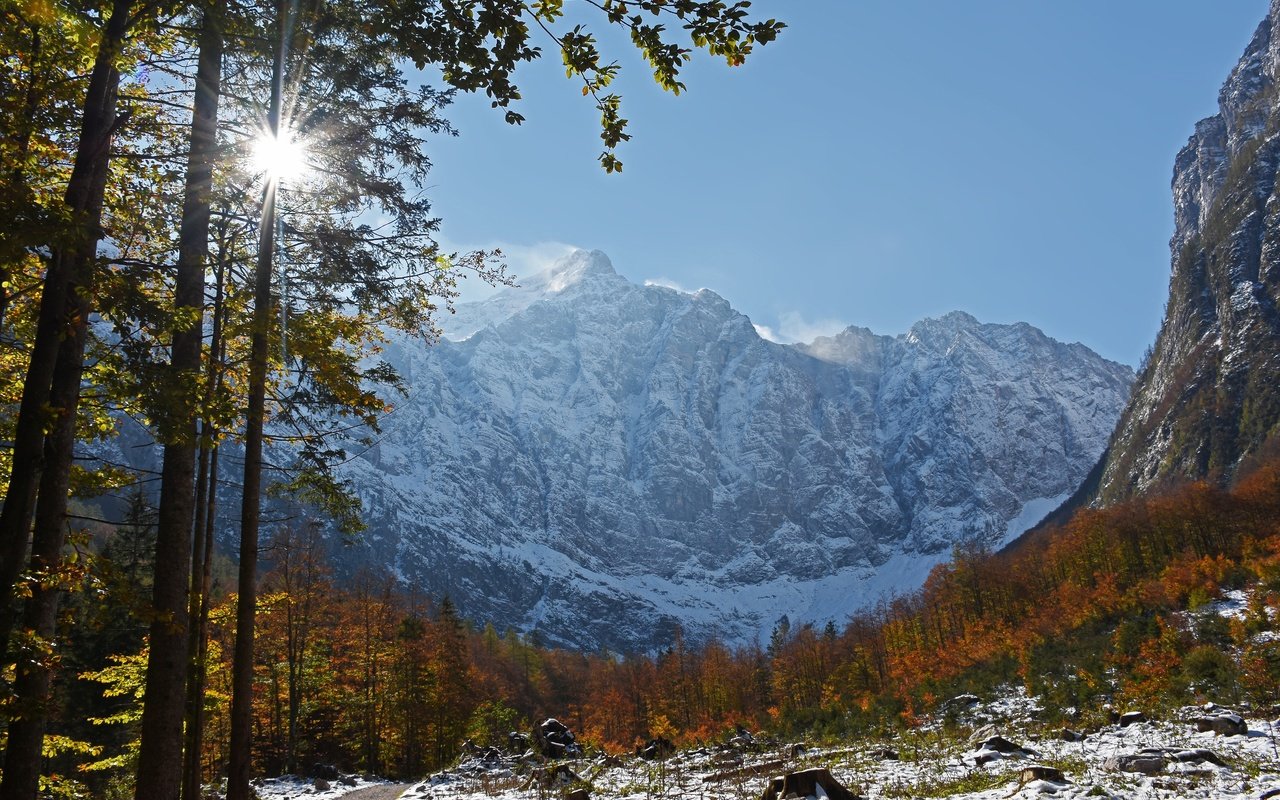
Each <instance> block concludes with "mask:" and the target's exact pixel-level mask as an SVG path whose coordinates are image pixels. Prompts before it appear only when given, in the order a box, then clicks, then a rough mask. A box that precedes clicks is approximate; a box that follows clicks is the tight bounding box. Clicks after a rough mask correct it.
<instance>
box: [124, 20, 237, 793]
mask: <svg viewBox="0 0 1280 800" xmlns="http://www.w3.org/2000/svg"><path fill="white" fill-rule="evenodd" d="M221 73H222V30H221V22H220V20H219V19H218V14H217V11H216V10H206V12H205V15H204V24H203V26H202V28H201V31H200V55H199V66H198V67H197V70H196V87H195V97H194V110H193V113H192V117H191V149H190V151H189V153H188V156H187V177H186V189H185V196H184V198H183V204H182V223H181V226H180V229H179V235H178V265H177V271H176V278H175V286H174V301H175V305H176V307H177V309H178V310H179V311H182V310H187V311H199V310H203V308H204V272H205V261H206V259H207V256H208V253H209V195H210V192H211V190H212V184H213V162H214V159H215V158H216V155H217V152H216V151H217V134H218V94H219V85H220V83H221ZM203 327H204V326H203V315H202V314H200V313H194V314H193V315H192V317H191V319H190V320H188V321H186V323H185V324H184V325H182V326H181V327H178V328H177V329H176V330H175V331H174V333H173V349H172V353H171V354H170V363H169V375H168V380H169V384H170V390H171V392H170V394H169V398H170V401H171V407H170V408H168V409H165V410H164V411H163V413H162V421H161V424H160V425H159V428H160V435H161V437H162V440H163V441H164V442H165V447H164V463H163V466H162V467H161V472H160V513H159V519H158V524H157V529H156V559H155V582H154V585H153V591H152V607H153V614H154V616H153V617H152V621H151V637H150V642H151V647H150V649H149V651H148V657H147V678H146V694H145V695H144V701H143V709H142V730H141V736H142V738H141V747H140V749H139V751H138V778H137V783H136V784H135V789H134V792H135V795H134V796H135V797H137V798H139V800H144V799H145V800H151V799H152V798H172V799H173V800H176V799H177V797H178V794H179V791H180V788H181V784H182V741H183V738H182V722H183V717H184V709H185V707H186V704H185V702H184V700H185V697H186V688H187V664H188V649H187V625H188V616H187V603H188V600H189V591H190V587H189V585H188V581H187V576H188V573H189V571H190V567H191V551H190V547H191V529H192V520H193V516H194V513H195V462H196V447H197V444H198V437H197V435H196V417H197V416H198V407H199V398H200V395H201V392H200V380H199V375H200V344H201V338H202V334H203Z"/></svg>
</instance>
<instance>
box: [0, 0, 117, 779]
mask: <svg viewBox="0 0 1280 800" xmlns="http://www.w3.org/2000/svg"><path fill="white" fill-rule="evenodd" d="M134 14H135V8H134V4H133V2H132V1H131V0H115V2H114V3H113V4H112V8H111V14H110V17H109V18H108V20H107V23H106V26H105V28H104V31H103V34H102V39H101V43H100V44H99V48H98V55H97V58H96V59H95V62H94V66H93V72H92V74H91V76H90V79H89V89H88V93H87V96H86V100H85V104H84V112H83V124H82V126H81V132H80V141H79V144H78V147H77V148H76V160H75V166H74V168H73V170H72V174H71V179H70V182H69V184H68V188H67V194H66V198H65V201H66V205H67V208H68V210H69V211H70V212H71V214H72V219H73V225H72V228H71V230H70V231H68V236H67V237H66V239H65V241H64V242H61V243H59V244H58V245H57V246H56V247H55V248H54V249H53V257H52V259H51V260H50V263H49V266H48V268H47V270H46V274H45V282H44V294H43V296H42V299H41V306H40V321H39V325H38V327H37V330H36V339H35V342H34V344H33V346H32V351H31V361H30V365H29V367H28V370H27V381H26V383H25V384H24V386H23V396H22V405H21V407H20V409H19V416H18V423H17V428H16V433H15V436H14V450H13V463H14V465H15V466H17V465H21V466H22V467H23V468H22V469H17V470H14V473H13V475H12V477H11V478H10V481H9V487H8V494H7V496H6V498H5V506H4V510H3V512H0V545H2V546H3V550H4V555H5V559H4V560H3V562H4V563H5V565H6V567H5V574H4V575H2V576H0V651H2V649H3V648H6V647H7V644H8V637H9V632H10V628H11V625H12V623H11V618H12V610H11V606H12V603H13V597H14V583H15V581H16V579H17V575H16V574H14V573H16V565H17V564H20V563H21V562H22V561H23V560H25V558H24V557H23V556H24V552H25V550H26V547H25V542H26V536H27V530H28V525H29V524H30V521H31V516H32V510H33V509H32V506H33V501H36V491H37V479H38V491H39V498H38V507H37V508H35V509H34V511H35V517H36V527H35V531H34V534H33V540H32V547H31V554H32V564H31V566H32V572H33V573H34V574H35V575H37V576H41V575H44V576H52V575H54V574H56V572H57V570H58V568H59V566H60V562H61V558H62V545H63V540H64V531H65V529H66V520H65V517H66V508H67V496H68V492H69V486H70V476H71V460H72V450H73V448H74V445H75V433H76V426H75V423H76V410H77V408H78V405H79V400H80V378H81V373H82V371H83V368H84V348H85V337H86V335H87V326H88V317H89V311H90V308H91V305H92V298H93V277H94V267H95V262H96V258H97V245H98V240H99V238H100V237H101V235H102V234H101V224H102V209H103V200H104V195H105V193H106V185H107V175H108V167H109V163H110V148H111V139H112V136H113V135H114V134H115V132H116V130H117V129H118V128H119V126H120V124H121V123H122V120H121V119H120V117H119V116H118V115H117V110H116V102H117V98H118V94H119V87H120V72H119V65H118V63H117V61H118V59H119V58H120V55H121V51H122V49H123V47H124V43H125V37H126V35H127V34H128V32H129V29H130V26H131V25H132V24H133V23H135V22H136V21H137V20H136V18H135V17H134ZM46 406H47V407H49V408H53V409H56V412H57V413H56V416H55V418H54V420H53V421H52V423H51V424H49V423H46V420H45V419H44V414H45V409H46ZM46 424H48V427H49V433H48V435H47V436H45V435H44V430H45V426H46ZM27 465H30V468H29V469H28V468H27ZM41 467H43V469H41ZM10 559H12V560H10ZM59 591H60V587H59V586H57V585H56V583H53V582H50V583H46V582H45V581H42V580H38V581H37V582H36V583H35V585H34V586H33V588H32V591H31V597H30V599H29V600H28V603H27V610H26V614H25V617H24V622H25V624H26V627H27V628H29V629H30V630H31V631H32V632H33V633H34V635H35V636H36V637H37V638H38V639H40V640H45V641H47V640H49V639H51V638H52V637H53V634H54V627H55V624H56V621H57V608H58V596H59ZM51 679H52V664H50V663H49V660H48V657H47V656H39V657H36V658H34V659H32V658H27V659H22V661H21V663H20V665H19V668H18V672H17V677H16V679H15V683H14V685H15V692H16V694H17V695H18V697H19V700H18V702H19V708H18V713H17V715H16V716H15V718H14V719H13V721H12V723H11V724H10V727H9V736H8V743H7V745H6V749H5V764H4V776H3V779H0V798H3V799H4V800H19V798H21V800H26V799H27V798H29V797H32V796H34V795H35V793H36V789H37V786H38V783H39V765H40V751H41V746H42V744H43V742H44V726H45V721H46V717H47V708H46V706H47V698H48V694H49V686H50V682H51Z"/></svg>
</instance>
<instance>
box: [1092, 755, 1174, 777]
mask: <svg viewBox="0 0 1280 800" xmlns="http://www.w3.org/2000/svg"><path fill="white" fill-rule="evenodd" d="M1102 766H1103V767H1104V768H1106V769H1111V770H1117V771H1119V772H1140V773H1142V774H1143V775H1159V774H1160V773H1161V772H1164V768H1165V767H1167V766H1168V762H1167V761H1165V759H1164V757H1163V756H1159V755H1155V754H1152V753H1131V754H1129V755H1122V756H1111V757H1110V758H1108V759H1107V760H1106V761H1104V762H1103V764H1102Z"/></svg>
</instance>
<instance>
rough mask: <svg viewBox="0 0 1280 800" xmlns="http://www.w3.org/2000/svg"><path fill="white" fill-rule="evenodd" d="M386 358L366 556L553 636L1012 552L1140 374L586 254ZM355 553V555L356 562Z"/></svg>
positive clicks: (1109, 425) (830, 596)
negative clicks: (737, 299) (757, 321)
mask: <svg viewBox="0 0 1280 800" xmlns="http://www.w3.org/2000/svg"><path fill="white" fill-rule="evenodd" d="M455 321H456V325H453V326H452V327H450V328H446V336H447V337H448V338H447V339H446V340H445V341H442V342H441V343H440V344H439V345H437V346H435V347H432V348H418V347H411V346H409V345H407V344H400V345H397V346H396V347H397V348H398V351H394V350H395V348H393V352H392V353H391V360H392V361H393V362H395V363H396V364H397V366H398V368H399V370H400V371H401V374H402V376H403V377H404V378H405V380H406V383H407V384H408V385H409V387H410V389H409V394H408V396H407V398H405V399H404V400H403V401H402V402H401V403H400V404H399V407H398V408H397V410H396V411H395V413H393V414H392V415H391V417H390V418H389V419H388V421H387V422H386V423H385V425H384V435H383V437H382V438H381V440H380V442H379V444H378V445H377V446H376V447H374V448H373V449H371V450H369V451H367V452H365V453H364V454H363V455H362V456H361V457H360V458H359V459H356V460H355V461H353V462H352V463H351V464H350V465H349V468H348V469H349V471H348V475H347V477H349V478H350V479H351V480H352V481H353V482H354V483H355V485H357V486H358V487H359V489H360V494H361V496H362V499H363V501H364V503H365V506H366V509H367V512H368V513H367V517H368V520H369V522H370V531H369V533H368V534H367V535H366V537H365V539H364V543H363V544H362V545H361V547H363V548H365V549H364V551H363V554H364V557H365V558H367V559H369V560H370V561H374V562H379V563H394V564H395V566H396V569H397V570H398V573H399V575H400V576H401V577H402V578H403V579H404V580H405V581H406V582H407V583H409V584H410V585H414V586H417V587H418V588H419V589H421V590H424V591H429V592H432V593H437V594H448V595H449V596H450V597H451V598H452V599H453V600H454V602H455V603H457V605H458V606H459V607H460V609H461V610H462V611H463V613H465V614H466V615H468V616H470V617H472V618H474V619H480V620H491V621H493V622H494V623H495V624H496V625H497V626H498V627H499V628H500V629H501V628H503V627H506V626H512V627H515V628H517V629H520V630H526V631H531V630H536V631H537V632H538V635H539V637H540V638H541V639H542V641H544V642H548V643H558V644H566V645H572V646H579V647H586V648H595V647H600V646H608V647H610V648H613V649H622V650H631V649H649V648H652V647H655V646H659V645H663V644H665V643H667V642H669V640H670V637H671V635H672V634H673V632H674V630H675V629H676V627H677V626H680V627H682V628H683V629H684V630H685V631H686V633H687V634H689V635H691V636H703V635H706V634H710V633H718V634H720V635H723V636H726V637H728V638H731V639H734V640H739V641H741V640H753V639H755V638H756V636H757V635H758V633H759V631H760V630H761V629H764V630H765V631H766V632H767V629H768V628H769V627H770V626H771V625H772V624H773V623H774V622H775V621H776V620H778V619H779V618H780V617H782V616H783V615H787V616H788V617H789V618H790V619H791V620H794V621H797V622H799V621H809V620H814V621H819V622H821V621H822V620H826V619H842V618H843V617H844V615H845V614H847V613H849V612H851V611H853V610H856V609H857V608H859V607H861V606H863V605H865V604H867V603H870V602H874V601H875V600H876V599H877V598H878V596H879V595H880V594H881V593H882V592H883V591H885V590H886V589H891V588H896V589H899V590H910V589H913V588H915V586H916V585H918V582H919V581H921V580H922V579H923V577H924V575H925V574H927V571H928V569H929V567H931V566H932V565H933V564H935V563H937V562H938V561H940V560H943V559H945V558H947V557H948V556H949V555H950V553H951V549H952V547H953V546H954V545H956V544H957V543H963V542H968V541H972V540H977V541H979V542H981V543H983V544H985V545H988V546H993V547H994V546H999V545H1000V544H1002V543H1003V542H1005V541H1006V540H1007V539H1008V538H1009V537H1010V535H1016V534H1017V533H1020V532H1021V531H1022V530H1023V529H1024V528H1025V527H1027V525H1028V524H1030V523H1032V522H1035V521H1036V514H1035V512H1039V513H1041V514H1042V513H1043V512H1045V511H1047V510H1049V508H1051V507H1052V505H1053V502H1054V501H1055V500H1056V499H1058V498H1061V497H1062V496H1064V495H1065V494H1067V493H1069V492H1071V491H1072V490H1073V489H1074V488H1075V486H1076V485H1077V484H1078V482H1079V481H1080V479H1081V478H1082V477H1083V476H1084V475H1085V473H1086V472H1087V471H1088V469H1089V468H1090V467H1091V466H1092V465H1093V464H1094V463H1096V460H1097V458H1098V455H1099V454H1100V453H1101V451H1102V449H1103V447H1104V445H1105V442H1106V437H1107V435H1108V434H1109V433H1110V431H1111V430H1112V429H1113V427H1114V424H1115V420H1116V418H1117V416H1118V414H1119V411H1120V408H1121V406H1122V404H1123V403H1124V400H1125V398H1126V397H1127V396H1128V391H1129V387H1130V384H1131V382H1132V372H1131V371H1130V370H1129V369H1128V368H1127V367H1124V366H1121V365H1119V364H1115V363H1112V362H1109V361H1106V360H1104V359H1102V358H1101V357H1099V356H1097V355H1096V354H1094V353H1093V352H1091V351H1090V350H1088V349H1087V348H1085V347H1083V346H1081V345H1067V344H1062V343H1059V342H1056V341H1053V340H1052V339H1049V338H1048V337H1046V336H1045V335H1044V334H1042V333H1041V332H1040V331H1038V330H1036V329H1035V328H1032V327H1031V326H1029V325H1025V324H1017V325H984V324H980V323H979V322H978V321H977V320H975V319H973V318H972V317H970V316H968V315H967V314H963V313H958V312H957V313H952V314H948V315H946V316H944V317H942V318H941V319H931V320H924V321H922V322H920V323H918V324H917V325H915V326H914V327H913V328H912V329H911V331H909V332H908V333H907V334H905V335H901V336H897V337H889V336H876V335H874V334H872V333H871V332H870V331H867V330H864V329H858V328H850V329H848V330H846V331H844V332H843V333H841V334H839V335H838V336H835V337H831V338H823V339H819V340H817V341H815V342H813V343H811V344H806V345H795V346H792V345H782V344H777V343H775V342H771V341H767V340H765V339H762V338H760V336H759V335H757V333H756V330H755V328H754V326H753V325H752V324H751V321H750V320H749V319H747V317H745V316H743V315H742V314H740V313H738V312H736V311H734V310H733V309H732V308H731V307H730V306H729V304H728V303H727V302H726V301H725V300H724V299H722V298H720V297H719V296H717V295H716V294H714V293H713V292H710V291H706V290H703V291H700V292H697V293H694V294H688V293H683V292H678V291H675V290H672V289H667V288H662V287H658V286H638V285H635V284H633V283H631V282H629V281H628V280H626V279H625V278H623V277H621V276H619V275H618V274H616V273H615V272H614V270H613V268H612V266H611V264H610V263H609V261H608V259H607V258H606V257H605V256H604V255H603V254H601V253H598V252H595V253H587V252H583V251H578V252H577V253H575V254H573V255H572V256H570V257H569V258H567V259H566V260H565V261H564V262H562V263H561V264H560V265H559V266H558V267H557V268H555V269H553V270H552V271H551V272H550V273H548V274H546V275H543V276H539V277H537V278H535V279H532V280H529V281H526V286H525V287H524V288H521V289H514V290H508V291H506V292H504V293H502V294H500V295H498V296H497V297H494V298H492V299H490V300H487V301H483V302H481V303H478V304H475V305H472V306H467V307H464V308H462V309H460V312H459V315H458V317H457V319H456V320H455ZM347 559H348V562H349V563H350V562H351V556H350V555H348V556H347Z"/></svg>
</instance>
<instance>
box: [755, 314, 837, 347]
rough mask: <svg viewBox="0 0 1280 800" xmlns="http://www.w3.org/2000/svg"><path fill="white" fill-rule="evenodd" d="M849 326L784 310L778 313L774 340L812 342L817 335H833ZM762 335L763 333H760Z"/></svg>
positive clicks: (833, 320) (832, 320)
mask: <svg viewBox="0 0 1280 800" xmlns="http://www.w3.org/2000/svg"><path fill="white" fill-rule="evenodd" d="M847 327H849V323H847V322H844V321H842V320H838V319H830V318H828V319H815V320H807V319H805V318H804V315H802V314H801V313H800V312H798V311H784V312H782V313H781V314H779V315H778V336H780V337H781V339H775V340H774V341H786V342H805V343H808V342H812V341H813V340H814V339H817V338H818V337H819V336H835V335H836V334H837V333H839V332H840V331H842V330H844V329H845V328H847ZM762 335H763V334H762Z"/></svg>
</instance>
